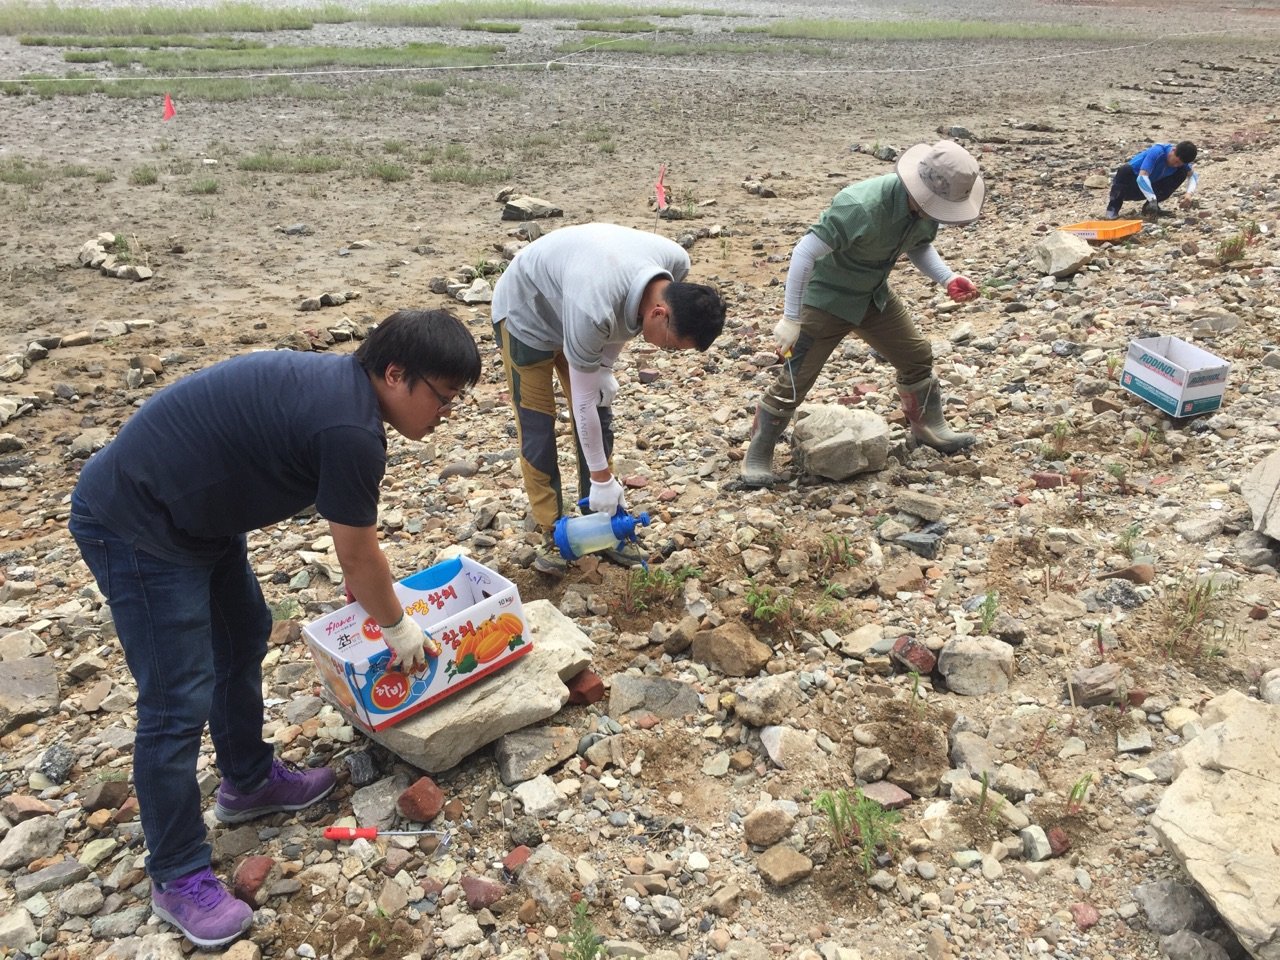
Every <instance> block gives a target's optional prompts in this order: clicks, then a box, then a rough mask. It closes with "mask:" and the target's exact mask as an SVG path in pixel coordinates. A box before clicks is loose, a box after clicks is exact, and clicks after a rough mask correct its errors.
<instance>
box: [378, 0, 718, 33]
mask: <svg viewBox="0 0 1280 960" xmlns="http://www.w3.org/2000/svg"><path fill="white" fill-rule="evenodd" d="M691 15H698V16H703V17H723V16H725V15H726V14H725V13H724V11H723V10H707V9H702V8H699V7H679V6H628V5H626V4H614V3H538V2H535V0H445V2H443V3H429V4H427V3H424V4H402V3H384V4H375V5H374V6H371V7H370V8H369V9H368V11H367V12H366V13H365V15H364V19H365V20H367V21H368V22H369V23H374V24H378V25H380V26H388V27H457V26H461V25H462V24H465V23H475V22H476V21H477V20H633V19H636V18H639V17H668V18H675V17H684V16H691Z"/></svg>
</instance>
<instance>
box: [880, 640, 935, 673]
mask: <svg viewBox="0 0 1280 960" xmlns="http://www.w3.org/2000/svg"><path fill="white" fill-rule="evenodd" d="M890 656H891V657H892V658H893V659H894V661H895V662H897V663H898V664H899V665H900V666H901V667H902V668H903V669H904V670H908V671H910V670H914V671H915V672H916V673H918V674H920V675H921V676H928V675H929V674H931V673H933V668H934V667H935V666H937V665H938V658H937V657H935V656H934V655H933V651H931V650H930V649H929V648H928V647H926V646H925V645H924V644H923V643H921V642H920V641H919V640H917V639H916V638H915V637H899V638H898V639H897V640H896V641H894V644H893V650H892V651H891V652H890Z"/></svg>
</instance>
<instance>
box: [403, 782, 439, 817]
mask: <svg viewBox="0 0 1280 960" xmlns="http://www.w3.org/2000/svg"><path fill="white" fill-rule="evenodd" d="M443 806H444V793H443V792H441V790H440V788H439V787H437V786H436V782H435V781H434V780H432V779H431V778H430V777H421V778H419V780H418V782H417V783H415V784H414V785H413V786H411V787H410V788H409V789H408V790H406V791H405V792H404V793H402V794H400V798H399V799H398V800H396V809H397V810H399V811H400V813H401V815H402V816H404V817H407V818H408V819H410V820H412V821H414V822H415V823H430V822H431V821H432V820H434V819H435V818H436V816H437V815H438V814H439V813H440V808H441V807H443Z"/></svg>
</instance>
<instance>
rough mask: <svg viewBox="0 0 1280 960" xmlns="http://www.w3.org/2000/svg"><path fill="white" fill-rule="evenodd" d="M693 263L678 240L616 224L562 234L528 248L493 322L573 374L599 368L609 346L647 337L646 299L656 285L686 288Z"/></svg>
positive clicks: (498, 294)
mask: <svg viewBox="0 0 1280 960" xmlns="http://www.w3.org/2000/svg"><path fill="white" fill-rule="evenodd" d="M688 272H689V255H688V254H687V253H685V251H684V248H683V247H681V246H680V245H679V244H678V243H676V242H675V241H673V240H668V239H667V238H666V237H660V236H658V235H657V234H654V233H647V232H645V231H643V230H633V229H631V228H630V227H620V226H617V225H615V224H611V223H584V224H580V225H578V226H574V227H561V228H560V229H559V230H555V231H553V232H551V233H548V234H546V235H545V236H543V237H539V238H538V239H537V240H535V241H534V242H533V243H531V244H529V246H527V247H525V248H524V249H523V250H521V251H520V252H519V253H518V254H516V256H515V259H514V260H512V261H511V265H510V266H509V267H507V269H506V271H505V272H504V273H503V274H502V276H501V277H499V278H498V283H497V286H496V287H495V288H494V291H493V322H494V323H495V324H496V323H498V322H499V321H501V320H505V321H506V322H507V330H508V332H509V333H510V334H511V335H512V336H514V337H515V338H516V339H518V340H520V341H521V342H522V343H526V344H528V345H529V346H531V347H534V348H535V349H538V350H563V351H564V355H565V357H566V358H568V360H569V366H570V367H572V368H573V369H576V370H583V371H586V372H590V371H593V370H597V369H599V367H600V361H601V358H602V357H603V355H604V348H605V346H606V345H607V344H622V343H625V342H626V341H627V340H630V339H632V338H633V337H635V336H636V335H637V334H638V333H639V332H640V298H641V297H642V296H643V295H644V288H645V286H646V285H647V284H648V283H649V281H650V280H652V279H654V278H655V277H664V278H666V279H668V280H675V281H680V280H683V279H684V278H685V276H686V275H687V274H688Z"/></svg>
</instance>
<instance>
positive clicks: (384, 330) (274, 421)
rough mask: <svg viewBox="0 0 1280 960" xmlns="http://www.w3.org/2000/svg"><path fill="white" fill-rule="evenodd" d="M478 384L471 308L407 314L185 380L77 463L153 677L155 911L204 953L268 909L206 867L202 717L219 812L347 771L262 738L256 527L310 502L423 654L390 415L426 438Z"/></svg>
mask: <svg viewBox="0 0 1280 960" xmlns="http://www.w3.org/2000/svg"><path fill="white" fill-rule="evenodd" d="M479 378H480V352H479V350H478V349H477V347H476V343H475V340H474V338H473V337H472V336H471V333H470V331H468V330H467V328H466V327H465V326H464V325H463V324H462V322H461V321H460V320H458V319H457V318H456V317H454V316H453V315H452V314H450V313H446V312H445V311H442V310H400V311H398V312H396V313H394V314H392V315H391V316H390V317H388V318H387V319H386V320H384V321H383V322H382V323H380V324H379V325H378V327H377V329H375V330H374V331H373V332H372V333H371V334H370V335H369V337H368V339H366V340H365V341H364V342H363V343H362V344H361V345H360V347H359V349H357V350H356V351H355V353H354V354H336V353H335V354H316V353H295V352H292V351H287V350H274V351H261V352H256V353H250V354H247V355H245V356H241V357H235V358H233V359H231V360H225V361H223V362H222V363H218V364H215V365H213V366H211V367H208V368H206V369H204V370H201V371H199V372H197V373H193V374H192V375H191V376H189V377H185V378H183V379H182V380H180V381H178V382H177V383H175V384H173V385H172V386H169V387H166V388H165V389H163V390H161V391H159V392H158V393H156V394H155V395H154V396H153V397H151V398H149V399H148V400H147V402H146V403H145V404H144V405H143V406H142V407H141V408H140V409H139V410H138V411H137V412H136V413H134V414H133V416H131V417H130V418H129V420H128V421H127V422H126V423H125V425H124V427H122V428H121V430H120V433H119V435H118V436H117V437H116V438H115V439H114V440H112V441H111V443H109V444H108V445H107V446H106V447H105V448H104V449H102V450H101V451H99V452H98V453H97V454H95V455H94V456H93V457H92V459H90V460H89V462H88V463H86V464H85V465H84V468H83V469H82V470H81V471H80V479H79V482H78V483H77V484H76V489H75V492H74V493H73V494H72V495H71V517H70V521H69V523H68V527H69V529H70V531H71V535H72V536H73V537H74V538H75V541H76V544H77V545H78V546H79V547H80V552H81V554H82V555H83V557H84V561H85V563H86V564H87V565H88V567H89V570H90V572H91V573H92V574H93V576H94V579H95V580H96V581H97V583H98V587H99V588H100V589H101V590H102V593H103V595H104V596H105V597H106V599H107V603H108V604H109V605H110V607H111V615H112V621H113V623H114V624H115V629H116V634H117V636H118V637H119V639H120V645H121V647H122V648H123V649H124V656H125V661H126V662H127V663H128V665H129V671H130V672H131V673H132V674H133V676H134V679H135V680H136V681H137V684H138V725H137V736H136V739H135V742H134V751H133V782H134V788H135V789H136V790H137V794H138V805H139V813H140V815H141V818H142V832H143V835H144V836H145V837H146V841H147V849H148V857H147V862H146V868H147V873H148V874H149V875H150V877H151V888H152V889H151V902H152V910H153V911H154V912H155V913H156V915H157V916H159V917H160V918H161V919H163V920H166V921H168V922H169V923H171V924H173V925H174V926H176V927H177V928H178V929H179V930H181V931H182V932H183V934H185V935H186V937H187V939H188V940H190V941H191V942H192V943H194V944H195V945H196V946H198V947H220V946H222V945H224V944H227V943H230V942H231V941H232V940H235V939H236V938H237V937H240V936H242V935H243V934H244V933H245V932H247V931H248V929H249V926H250V924H251V923H252V921H253V908H252V907H251V906H249V904H247V903H244V902H243V901H241V900H237V899H236V898H235V897H233V896H232V895H231V893H230V892H229V891H228V890H227V888H226V887H225V886H223V884H222V882H221V881H220V880H219V879H218V878H217V877H216V876H214V874H213V872H212V870H211V869H210V860H211V850H210V846H209V843H208V842H207V840H206V835H205V824H204V819H203V818H202V817H201V802H202V799H203V797H202V794H201V791H200V785H199V782H198V780H197V779H196V764H197V761H198V759H199V754H200V740H201V737H202V735H203V733H204V730H205V727H206V726H207V727H208V729H209V734H210V738H211V739H212V741H213V746H214V750H215V751H216V756H217V762H218V769H219V771H220V772H221V774H222V782H221V784H220V785H219V787H218V797H217V802H216V804H215V806H214V816H215V817H216V818H217V819H218V820H220V821H222V822H223V823H242V822H244V821H246V820H251V819H255V818H257V817H260V816H264V815H266V814H269V813H276V812H280V811H293V810H301V809H303V808H304V807H307V806H309V805H310V804H312V803H315V802H316V801H317V800H319V799H321V798H322V797H324V796H326V795H327V794H328V793H329V792H330V791H331V790H333V787H334V773H333V771H332V770H330V769H328V768H326V767H316V768H310V769H302V768H299V767H295V766H294V765H292V764H290V763H286V762H285V761H283V760H281V759H280V758H278V757H276V756H275V752H274V750H273V749H272V745H271V744H270V743H269V742H267V741H264V740H263V739H262V717H263V701H262V658H263V656H264V655H265V654H266V652H267V638H268V636H269V634H270V633H271V611H270V610H269V609H268V607H267V604H266V601H265V600H264V599H263V596H262V591H261V589H260V588H259V586H258V579H257V577H256V576H255V575H254V572H253V569H252V567H251V566H250V563H249V553H248V546H247V539H246V534H247V533H248V532H249V531H252V530H257V529H260V528H262V527H265V526H270V525H271V524H274V523H278V522H280V521H282V520H288V519H289V518H290V517H293V516H295V515H296V514H298V513H299V512H301V511H303V510H305V509H307V508H308V507H309V506H312V505H314V507H315V510H316V512H317V513H318V514H319V515H320V516H321V517H322V518H324V519H325V520H327V521H328V524H329V532H330V534H331V535H332V536H333V542H334V550H335V552H336V553H337V555H338V562H339V563H340V564H341V566H342V572H343V574H344V575H345V576H346V580H347V583H348V585H350V587H351V590H352V593H353V594H354V596H355V597H356V599H358V600H359V601H360V603H361V604H362V605H363V606H364V608H365V609H366V610H367V611H368V612H369V613H370V615H371V616H374V617H376V618H377V621H378V623H379V624H380V625H381V627H382V637H383V640H385V641H386V643H387V646H388V647H390V648H391V650H392V651H393V652H394V654H395V658H394V659H395V661H397V662H404V663H410V662H413V663H419V662H421V661H422V659H423V657H424V653H423V650H422V644H423V635H422V630H421V629H419V628H418V627H417V626H416V625H415V624H414V623H413V620H412V618H410V617H406V616H405V615H404V610H403V608H402V607H401V606H400V601H399V600H398V599H397V597H396V594H395V591H394V589H393V587H392V577H391V569H390V567H389V566H388V564H387V560H386V557H384V556H383V554H382V551H381V549H380V548H379V546H378V535H377V534H378V531H377V519H378V489H379V486H380V485H381V483H382V478H383V474H384V473H385V472H386V465H387V427H390V428H392V429H394V430H395V431H396V432H397V433H399V434H400V435H401V436H403V437H406V438H407V439H409V440H421V439H422V438H423V437H424V436H426V435H427V434H429V433H431V432H432V431H433V430H434V429H435V428H436V426H437V425H439V423H440V422H441V420H442V419H444V418H445V417H447V416H448V414H449V411H450V410H451V409H452V407H453V406H454V405H455V404H456V403H457V402H458V400H459V397H460V394H461V393H462V391H463V390H464V389H465V388H466V387H468V386H471V385H473V384H475V383H476V381H477V380H478V379H479Z"/></svg>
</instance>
